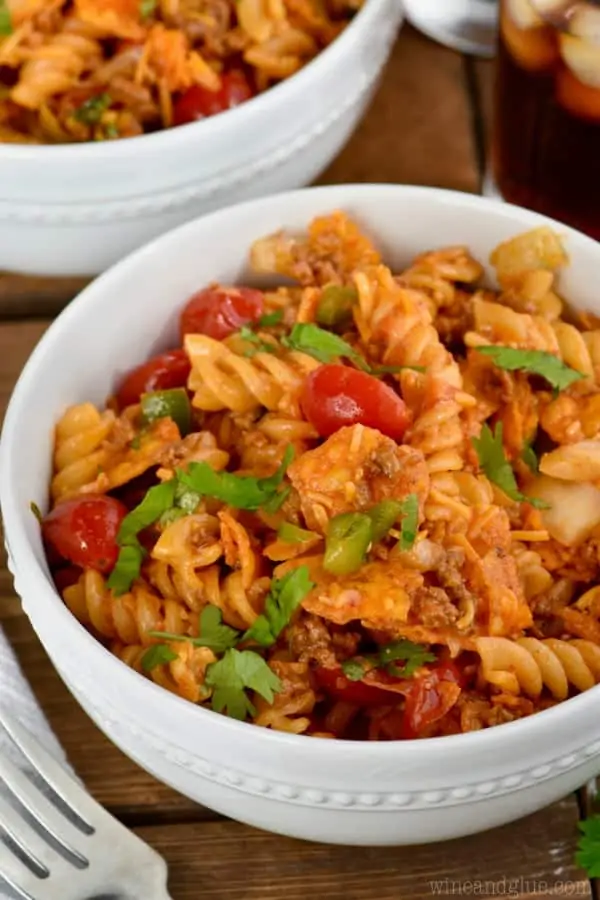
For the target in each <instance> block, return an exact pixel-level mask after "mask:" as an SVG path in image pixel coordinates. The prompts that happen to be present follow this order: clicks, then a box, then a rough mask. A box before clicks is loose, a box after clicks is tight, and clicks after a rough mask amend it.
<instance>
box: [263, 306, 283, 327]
mask: <svg viewBox="0 0 600 900" xmlns="http://www.w3.org/2000/svg"><path fill="white" fill-rule="evenodd" d="M282 319H283V310H281V309H276V310H275V312H272V313H265V314H264V316H261V317H260V319H259V320H258V322H257V325H258V327H259V328H270V327H271V326H272V325H279V323H280V322H281V320H282Z"/></svg>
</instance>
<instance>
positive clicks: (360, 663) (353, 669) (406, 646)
mask: <svg viewBox="0 0 600 900" xmlns="http://www.w3.org/2000/svg"><path fill="white" fill-rule="evenodd" d="M436 659H437V657H436V655H435V653H431V651H430V650H428V649H427V647H424V646H423V644H413V642H412V641H407V640H405V639H401V640H399V641H392V643H391V644H385V645H384V646H383V647H380V648H379V650H378V651H377V653H369V654H368V655H366V656H362V657H353V658H352V659H347V660H345V662H343V663H342V671H343V673H344V675H345V676H346V678H348V679H349V681H361V680H362V679H363V678H364V677H365V675H366V674H367V672H369V671H370V670H371V669H384V670H385V671H386V672H387V673H388V675H394V676H395V677H397V678H410V677H411V675H414V673H415V672H416V671H417V669H420V668H421V666H422V665H423V664H424V663H428V662H435V661H436ZM398 662H403V663H404V665H402V666H399V665H397V663H398Z"/></svg>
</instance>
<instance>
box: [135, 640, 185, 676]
mask: <svg viewBox="0 0 600 900" xmlns="http://www.w3.org/2000/svg"><path fill="white" fill-rule="evenodd" d="M174 659H177V654H176V653H175V651H174V650H171V648H170V647H167V646H166V645H165V644H153V645H152V647H148V649H147V650H146V652H145V653H144V655H143V656H142V669H143V670H144V672H150V671H151V670H152V669H155V668H156V666H164V665H165V664H166V663H170V662H173V660H174Z"/></svg>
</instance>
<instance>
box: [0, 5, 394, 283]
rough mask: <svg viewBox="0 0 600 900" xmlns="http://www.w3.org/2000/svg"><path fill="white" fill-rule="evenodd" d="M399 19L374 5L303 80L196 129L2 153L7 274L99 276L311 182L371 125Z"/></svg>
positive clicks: (1, 244)
mask: <svg viewBox="0 0 600 900" xmlns="http://www.w3.org/2000/svg"><path fill="white" fill-rule="evenodd" d="M401 19H402V0H367V2H366V3H365V6H364V7H363V9H362V10H361V11H360V13H359V14H358V15H357V16H356V17H355V18H354V20H353V21H352V22H351V24H350V25H349V26H348V28H347V29H346V30H345V31H344V32H343V33H342V35H340V37H339V38H338V39H337V40H335V41H334V42H333V43H332V44H331V45H330V46H329V47H327V48H326V49H325V50H324V51H323V52H322V53H321V54H319V56H317V57H316V58H315V59H314V60H313V61H312V62H311V63H309V64H308V65H307V66H306V67H305V68H304V69H302V70H301V71H300V72H299V73H298V74H296V75H294V76H293V77H292V78H290V79H288V80H287V81H284V82H282V83H281V84H279V85H277V86H276V87H273V88H271V90H269V91H266V92H265V93H264V94H262V95H260V96H259V97H256V98H254V99H253V100H251V101H249V102H248V103H245V104H242V105H241V106H239V107H237V108H235V109H233V110H230V111H228V112H226V113H223V114H221V115H218V116H214V117H213V118H210V119H206V120H204V121H202V122H198V123H195V124H192V125H186V126H183V127H180V128H173V129H169V130H166V131H162V132H157V133H155V134H151V135H146V136H143V137H140V138H134V139H130V140H122V141H106V142H104V143H99V144H98V143H90V144H71V145H62V146H45V147H38V146H29V145H18V144H2V143H0V270H2V269H4V270H11V271H15V272H25V273H30V274H39V275H95V274H97V273H98V272H102V271H104V270H105V269H106V268H108V267H109V266H111V265H112V264H113V263H115V262H117V260H119V259H122V258H123V257H124V256H126V255H127V254H128V253H130V252H131V251H132V250H134V249H136V248H137V247H140V246H142V245H143V244H145V243H146V242H147V241H149V240H151V239H153V238H155V237H157V236H158V235H160V234H163V233H164V232H166V231H168V230H169V229H172V228H174V227H175V226H177V225H180V224H182V223H183V222H188V221H190V220H191V219H193V218H196V217H197V216H199V215H201V214H204V213H208V212H211V211H212V210H215V209H220V208H222V207H224V206H227V205H230V204H233V203H239V202H241V201H244V200H249V199H251V198H254V197H261V196H265V195H267V194H272V193H276V192H278V191H285V190H291V189H294V188H298V187H302V186H303V185H305V184H308V183H309V182H311V181H312V180H314V179H315V178H316V177H317V176H318V175H319V174H320V172H322V171H323V169H325V168H326V167H327V165H328V164H329V162H330V161H331V160H332V159H334V157H335V156H336V155H337V154H338V153H339V152H340V150H341V149H342V147H343V146H344V144H345V143H346V142H347V140H348V138H349V137H350V135H351V134H352V132H353V131H354V129H355V127H356V125H357V123H358V121H359V120H360V118H361V116H362V115H363V113H364V111H365V109H366V107H367V105H368V102H369V100H370V98H371V95H372V93H373V91H374V89H375V87H376V85H377V80H378V77H379V75H380V73H381V70H382V68H383V66H384V64H385V61H386V60H387V58H388V56H389V53H390V50H391V47H392V43H393V41H394V38H395V36H396V33H397V29H398V26H399V24H400V22H401Z"/></svg>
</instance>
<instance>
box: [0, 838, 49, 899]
mask: <svg viewBox="0 0 600 900" xmlns="http://www.w3.org/2000/svg"><path fill="white" fill-rule="evenodd" d="M7 833H8V832H7ZM0 875H1V877H2V878H3V879H4V880H5V881H6V882H7V883H8V884H9V885H10V886H11V888H12V889H13V890H14V891H17V892H18V895H19V897H21V896H22V897H26V898H28V900H29V898H30V894H29V893H27V891H26V890H25V889H24V888H22V887H21V886H20V885H22V884H24V883H25V881H30V880H31V878H32V873H31V870H30V869H28V868H27V866H26V865H25V863H24V862H23V861H22V860H20V859H19V858H18V857H17V856H16V855H15V854H14V852H13V851H12V850H11V849H10V847H8V846H7V845H6V844H5V843H4V841H2V840H0ZM33 877H35V876H33ZM38 880H39V881H40V883H43V880H42V879H38ZM0 896H3V895H2V893H1V887H0Z"/></svg>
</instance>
